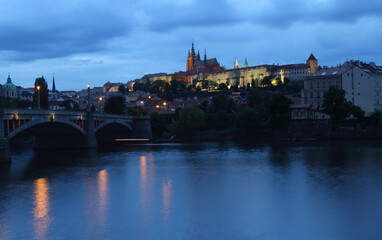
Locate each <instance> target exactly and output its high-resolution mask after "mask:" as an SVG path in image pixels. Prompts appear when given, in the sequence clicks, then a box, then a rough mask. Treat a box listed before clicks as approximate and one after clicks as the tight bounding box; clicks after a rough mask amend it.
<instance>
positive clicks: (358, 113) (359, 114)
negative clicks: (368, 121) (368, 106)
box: [350, 105, 365, 121]
mask: <svg viewBox="0 0 382 240" xmlns="http://www.w3.org/2000/svg"><path fill="white" fill-rule="evenodd" d="M350 113H351V114H352V115H353V117H355V118H357V120H358V121H362V120H363V118H364V116H365V111H363V110H362V108H361V107H359V106H356V105H352V106H351V108H350Z"/></svg>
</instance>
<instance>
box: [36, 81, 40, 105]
mask: <svg viewBox="0 0 382 240" xmlns="http://www.w3.org/2000/svg"><path fill="white" fill-rule="evenodd" d="M36 89H37V109H40V89H41V87H40V86H39V85H37V86H36Z"/></svg>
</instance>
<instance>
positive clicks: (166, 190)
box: [162, 180, 172, 221]
mask: <svg viewBox="0 0 382 240" xmlns="http://www.w3.org/2000/svg"><path fill="white" fill-rule="evenodd" d="M171 188H172V181H171V180H167V182H166V181H162V195H163V213H164V220H165V221H166V220H167V219H168V217H169V216H170V213H171Z"/></svg>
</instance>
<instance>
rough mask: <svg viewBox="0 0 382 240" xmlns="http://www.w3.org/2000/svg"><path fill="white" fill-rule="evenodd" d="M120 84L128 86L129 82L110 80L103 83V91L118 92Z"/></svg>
mask: <svg viewBox="0 0 382 240" xmlns="http://www.w3.org/2000/svg"><path fill="white" fill-rule="evenodd" d="M119 86H124V87H127V84H124V83H111V82H110V81H109V82H107V83H105V84H104V85H103V92H104V93H106V92H118V91H119Z"/></svg>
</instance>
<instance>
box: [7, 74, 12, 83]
mask: <svg viewBox="0 0 382 240" xmlns="http://www.w3.org/2000/svg"><path fill="white" fill-rule="evenodd" d="M7 83H12V79H11V75H10V74H9V73H8V78H7Z"/></svg>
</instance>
